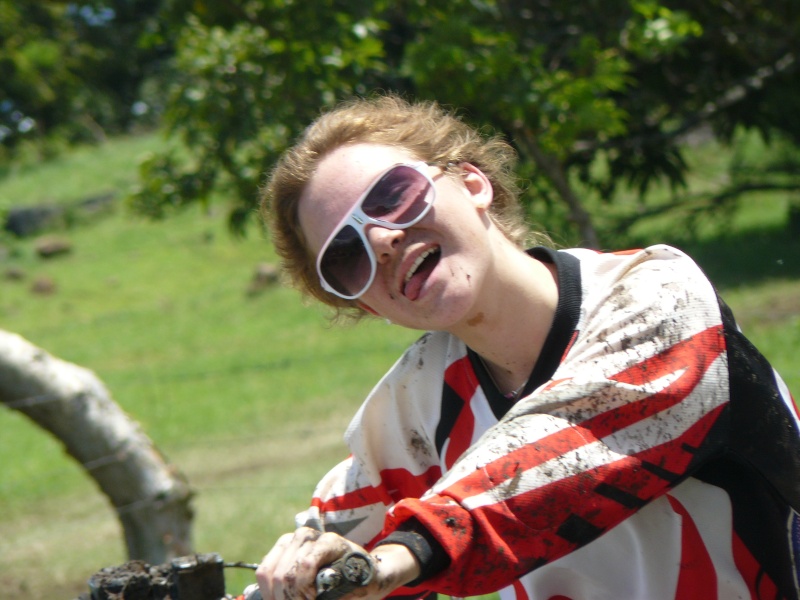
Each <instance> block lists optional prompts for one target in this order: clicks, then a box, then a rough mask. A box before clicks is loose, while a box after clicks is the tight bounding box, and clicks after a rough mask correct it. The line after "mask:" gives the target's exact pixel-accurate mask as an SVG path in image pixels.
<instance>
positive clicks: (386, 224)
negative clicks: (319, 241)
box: [317, 161, 439, 300]
mask: <svg viewBox="0 0 800 600" xmlns="http://www.w3.org/2000/svg"><path fill="white" fill-rule="evenodd" d="M436 166H439V165H437V164H435V163H428V162H425V161H420V162H415V163H398V164H395V165H392V166H391V167H389V168H388V169H386V170H385V171H382V172H381V173H380V174H379V175H378V176H377V177H375V179H374V180H373V181H372V183H371V184H370V185H369V187H368V188H367V189H366V190H365V191H364V193H363V194H361V196H359V198H358V200H356V202H355V204H353V208H351V209H350V210H349V211H348V212H347V214H346V215H345V216H344V217H343V218H342V219H341V220H340V221H339V223H337V225H336V227H334V229H333V232H332V233H331V234H330V235H329V236H328V239H327V240H325V243H324V244H323V245H322V248H321V249H320V251H319V254H318V255H317V275H319V281H320V285H321V286H322V289H324V290H325V291H326V292H329V293H331V294H333V295H335V296H338V297H339V298H343V299H344V300H355V299H356V298H359V297H360V296H362V295H363V294H364V293H365V292H366V291H367V290H368V289H369V288H370V286H371V285H372V282H373V281H375V275H376V274H377V272H378V260H377V258H376V257H375V251H374V250H373V249H372V244H370V242H369V238H367V234H366V228H367V225H377V226H378V227H383V228H385V229H393V230H396V229H408V228H409V227H411V226H413V225H416V224H417V223H419V222H420V221H421V220H422V219H423V218H425V215H427V214H428V212H429V211H430V209H431V207H432V206H433V203H434V201H435V200H436V185H435V182H434V181H433V177H431V176H430V175H429V174H428V173H427V172H426V171H425V170H424V169H425V168H427V167H436ZM398 167H407V168H411V169H414V170H415V171H417V172H418V173H419V174H420V175H422V176H423V177H424V178H425V179H426V180H427V181H428V185H430V190H431V191H430V192H429V194H430V202H427V203H426V206H425V208H423V209H422V212H420V214H419V215H417V216H416V217H414V218H413V219H412V220H411V221H409V222H408V223H402V224H398V223H392V222H391V221H383V220H381V219H376V218H374V217H370V216H369V215H367V214H366V213H365V212H364V211H363V209H362V205H363V203H364V200H366V199H367V198H368V197H369V195H370V193H372V190H373V189H375V186H376V185H378V184H379V183H380V182H381V180H382V179H383V178H384V177H385V176H386V175H387V174H388V173H390V172H391V171H393V170H394V169H396V168H398ZM351 220H352V221H354V223H351V222H350V221H351ZM346 226H350V227H352V228H353V229H355V231H356V233H357V234H358V237H359V238H360V239H361V243H362V244H363V246H364V250H365V251H366V253H367V256H368V257H369V263H370V274H369V277H368V278H367V282H366V283H365V284H364V286H363V287H362V288H361V289H360V290H359V291H358V292H357V293H355V294H343V293H341V292H339V291H338V290H336V289H334V287H333V286H332V285H330V284H329V283H328V281H327V280H326V279H325V276H324V275H323V273H322V258H323V257H324V256H325V252H327V250H328V247H329V246H330V244H331V242H332V241H333V240H334V239H335V238H336V236H337V235H339V233H341V231H342V229H344V228H345V227H346Z"/></svg>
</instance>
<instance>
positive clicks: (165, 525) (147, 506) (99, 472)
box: [0, 331, 192, 564]
mask: <svg viewBox="0 0 800 600" xmlns="http://www.w3.org/2000/svg"><path fill="white" fill-rule="evenodd" d="M0 403H3V404H5V405H6V406H7V407H9V408H12V409H15V410H18V411H20V412H22V413H23V414H25V415H26V416H27V417H29V418H30V419H32V420H33V421H34V422H35V423H36V424H37V425H39V426H40V427H42V428H43V429H45V430H46V431H49V432H50V433H52V434H53V435H54V436H55V437H56V438H58V439H59V440H60V441H61V442H62V443H63V444H64V447H65V449H66V451H67V452H68V453H69V454H70V455H71V456H72V457H73V458H74V459H75V460H76V461H78V463H79V464H80V465H81V466H82V467H83V468H84V469H85V470H86V472H87V474H89V475H91V477H92V478H93V479H94V480H95V481H96V482H97V484H98V486H99V487H100V489H101V490H102V491H103V492H104V493H105V494H106V496H107V497H108V499H109V501H110V502H111V504H112V506H113V507H114V509H115V510H116V512H117V515H118V516H119V520H120V523H121V524H122V528H123V531H124V532H125V542H126V546H127V550H128V556H129V557H130V558H131V559H140V560H145V561H147V562H150V563H152V564H160V563H163V562H165V561H167V560H169V559H171V558H175V557H178V556H185V555H187V554H189V553H191V522H192V511H191V508H190V506H189V502H190V499H191V497H192V492H191V490H190V488H189V486H188V484H187V482H186V481H185V479H184V478H183V477H182V476H181V475H180V474H179V473H178V472H177V471H176V470H175V468H174V467H172V466H170V465H169V464H167V463H166V461H165V460H164V458H163V456H161V454H160V453H159V452H158V450H156V448H155V447H154V446H153V443H152V442H151V441H150V440H149V439H148V438H147V436H145V435H144V434H143V433H142V432H141V430H140V429H139V427H138V426H137V425H136V423H134V422H133V421H132V420H131V419H130V418H129V417H128V416H127V415H125V414H124V413H123V412H122V410H120V408H119V406H117V405H116V404H115V403H114V401H113V400H112V399H111V397H110V395H109V393H108V391H107V390H106V389H105V387H104V386H103V384H102V383H101V382H100V381H99V380H98V379H97V377H96V376H95V375H94V373H92V372H91V371H88V370H87V369H84V368H81V367H79V366H77V365H74V364H71V363H67V362H64V361H62V360H59V359H57V358H55V357H53V356H51V355H50V354H48V353H47V352H44V351H43V350H41V349H39V348H37V347H35V346H33V345H32V344H30V343H29V342H27V341H26V340H24V339H23V338H21V337H20V336H18V335H15V334H11V333H7V332H4V331H0Z"/></svg>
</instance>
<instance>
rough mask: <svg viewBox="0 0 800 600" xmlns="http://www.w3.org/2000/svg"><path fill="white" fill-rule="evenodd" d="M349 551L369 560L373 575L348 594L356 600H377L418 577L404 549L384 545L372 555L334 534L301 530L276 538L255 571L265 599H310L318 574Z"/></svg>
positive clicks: (301, 528) (413, 561) (411, 559)
mask: <svg viewBox="0 0 800 600" xmlns="http://www.w3.org/2000/svg"><path fill="white" fill-rule="evenodd" d="M348 552H362V553H364V554H369V555H370V556H371V558H372V563H373V569H374V575H373V577H372V580H371V581H370V582H369V583H368V584H367V585H366V586H364V587H361V588H358V589H356V590H354V591H353V592H352V594H350V597H352V598H359V600H377V599H379V598H383V597H384V596H386V595H388V594H390V593H391V592H392V591H394V590H395V589H397V588H398V587H400V586H402V585H403V584H405V583H408V582H409V581H412V580H413V579H415V578H416V577H417V576H418V575H419V565H418V564H417V561H416V559H415V558H414V556H413V555H412V554H411V552H409V551H408V549H407V548H406V547H405V546H400V545H395V544H387V545H385V546H379V547H377V548H376V549H375V550H374V551H373V552H372V553H368V552H367V551H366V550H364V549H363V548H361V547H360V546H358V545H357V544H354V543H353V542H351V541H349V540H347V539H345V538H343V537H342V536H340V535H337V534H335V533H320V532H319V531H317V530H316V529H311V528H308V527H300V528H299V529H297V530H296V531H295V532H294V533H288V534H286V535H284V536H281V538H280V539H278V541H277V543H276V544H275V546H274V547H273V548H272V550H270V552H269V554H267V555H266V556H265V557H264V560H262V561H261V564H260V565H259V567H258V569H257V570H256V580H257V581H258V587H259V590H260V591H261V596H262V598H263V599H264V600H313V599H314V598H316V596H317V589H316V577H317V572H318V571H319V570H320V569H322V568H323V567H325V566H327V565H329V564H331V563H332V562H334V561H335V560H336V559H338V558H340V557H342V556H344V555H345V554H347V553H348Z"/></svg>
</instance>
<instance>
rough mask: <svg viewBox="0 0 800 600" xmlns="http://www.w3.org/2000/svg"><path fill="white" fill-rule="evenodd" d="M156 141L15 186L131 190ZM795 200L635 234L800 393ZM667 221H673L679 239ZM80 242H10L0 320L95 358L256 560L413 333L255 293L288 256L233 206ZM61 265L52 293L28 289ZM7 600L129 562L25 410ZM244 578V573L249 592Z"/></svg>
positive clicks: (8, 459) (8, 523)
mask: <svg viewBox="0 0 800 600" xmlns="http://www.w3.org/2000/svg"><path fill="white" fill-rule="evenodd" d="M163 144H164V142H163V140H161V139H160V138H158V137H157V136H155V135H147V136H140V137H135V138H126V139H120V140H112V141H110V142H108V143H107V144H106V145H105V146H103V147H100V148H85V149H80V150H77V151H75V152H71V153H70V154H69V155H68V156H64V157H62V158H60V159H57V160H54V161H51V162H49V163H47V164H42V165H35V166H31V167H30V168H26V169H20V170H18V171H15V172H12V173H11V174H10V175H8V176H7V177H6V178H5V179H3V180H0V211H2V210H3V209H6V208H8V207H9V206H11V205H17V204H34V203H41V202H55V203H73V202H76V201H79V200H81V199H83V198H86V197H89V196H92V195H97V194H103V193H108V192H115V193H117V194H118V195H120V196H121V195H122V194H124V192H125V191H126V190H127V189H128V188H129V187H130V186H131V185H132V184H133V183H134V181H135V175H136V173H135V165H136V163H137V161H138V159H139V158H140V157H141V156H142V155H143V154H144V153H146V152H148V151H149V150H151V149H154V148H158V147H161V146H162V145H163ZM786 202H787V199H786V198H782V197H764V198H759V199H758V200H757V201H754V202H751V203H748V204H746V205H743V206H744V208H743V209H742V210H741V211H739V213H738V214H737V217H736V219H734V221H732V222H731V223H728V224H726V225H725V228H724V229H725V230H724V231H720V230H719V229H720V228H719V227H718V226H716V225H715V223H714V222H709V223H708V224H706V225H704V229H703V231H704V232H705V233H703V234H702V235H700V236H699V237H697V238H694V239H691V238H687V237H686V236H684V235H682V234H683V229H682V228H681V225H680V224H676V223H672V224H671V227H668V226H667V225H665V224H659V225H658V226H657V228H654V229H650V230H648V229H647V228H643V229H642V230H641V231H639V230H637V231H636V232H632V233H631V239H632V240H634V241H637V242H640V243H645V242H662V241H666V242H673V243H678V244H679V245H681V246H683V247H684V248H685V249H687V250H689V251H690V252H691V253H693V254H694V255H695V256H696V257H697V258H698V260H699V261H700V263H701V265H702V266H704V267H705V268H706V270H707V271H708V272H709V274H710V275H711V277H712V279H714V280H715V281H716V282H717V283H718V284H719V285H720V287H721V289H722V292H723V294H724V296H725V297H726V299H727V300H728V301H729V303H730V304H731V305H732V307H733V308H734V310H735V311H736V312H737V315H738V316H739V318H740V320H741V322H742V326H743V328H744V329H745V331H746V333H748V334H749V335H750V337H751V338H752V339H753V340H754V342H755V343H756V344H757V345H758V346H759V347H761V348H762V350H763V352H764V353H765V354H766V355H767V356H768V358H770V359H771V360H772V361H773V363H774V364H775V365H776V366H777V367H778V368H779V369H780V370H781V371H782V372H783V373H784V375H785V378H786V379H787V382H788V383H789V386H790V388H791V389H793V390H795V392H796V393H797V390H800V359H798V358H797V349H798V348H800V258H799V257H800V242H798V241H797V240H796V239H794V238H793V237H792V236H790V235H788V234H787V233H784V232H783V219H785V213H786ZM665 232H668V233H666V234H665ZM59 235H61V236H63V237H66V238H67V239H69V240H70V242H71V243H72V244H73V251H72V252H71V253H70V254H68V255H65V256H62V257H59V258H56V259H51V260H49V261H43V260H41V259H38V258H37V257H36V255H35V252H34V249H33V244H34V240H19V241H18V240H12V239H10V238H8V239H5V240H2V239H0V247H2V249H4V250H3V252H2V253H0V277H2V275H3V273H4V272H7V270H8V269H9V268H12V267H13V268H14V269H15V270H17V271H18V272H20V273H22V274H23V276H22V278H21V279H18V280H17V279H14V280H12V279H7V278H3V279H0V329H5V330H8V331H13V332H16V333H19V334H20V335H22V336H23V337H25V338H26V339H28V340H29V341H31V342H32V343H34V344H36V345H38V346H40V347H42V348H44V349H46V350H47V351H49V352H50V353H52V354H54V355H56V356H58V357H60V358H62V359H65V360H68V361H71V362H74V363H77V364H80V365H82V366H85V367H87V368H90V369H92V370H93V371H94V372H95V373H96V374H97V375H98V376H99V377H100V379H102V380H103V382H104V383H105V384H106V386H107V387H108V388H109V390H110V391H111V393H112V395H113V396H114V398H115V400H116V401H117V402H118V403H119V404H120V405H121V406H122V407H123V409H124V410H125V411H127V412H128V413H129V414H130V415H131V416H132V417H133V418H134V419H136V420H137V421H138V422H139V423H140V424H141V425H142V427H143V429H144V430H145V432H147V433H148V435H149V436H150V437H151V438H152V439H153V440H154V441H155V443H156V445H157V446H158V447H159V448H160V449H161V450H162V451H163V452H164V453H165V454H166V455H167V456H168V458H169V459H170V460H171V462H172V463H174V464H175V465H176V466H177V467H178V468H179V469H180V470H181V471H182V472H183V473H185V474H186V475H187V477H188V479H189V481H190V483H191V485H192V486H193V488H194V489H195V491H196V492H197V496H196V498H195V501H194V507H195V509H196V511H197V516H196V520H195V528H194V541H195V547H196V549H197V550H198V551H202V552H207V551H215V552H219V553H221V554H222V555H223V557H224V558H225V559H226V560H232V561H239V560H242V561H257V560H258V559H260V557H261V555H263V553H264V552H265V551H266V550H267V549H268V548H269V547H270V546H271V545H272V543H273V541H274V540H275V538H276V537H277V536H278V535H279V534H280V533H282V532H284V531H285V530H287V529H289V528H291V526H292V523H293V516H294V514H295V512H297V511H298V510H300V509H302V508H304V507H305V505H306V503H307V500H308V497H309V495H310V492H311V489H312V487H313V485H314V483H315V482H316V480H317V479H318V478H319V476H321V475H322V474H323V473H324V471H325V470H327V468H328V467H329V466H331V465H332V464H333V463H334V462H335V461H337V460H338V459H339V458H343V457H344V456H345V455H346V453H347V449H346V448H345V447H344V445H343V443H342V441H341V435H342V432H343V430H344V428H345V426H346V424H347V422H348V421H349V418H350V416H351V415H352V413H353V412H354V411H355V410H356V408H357V406H358V405H359V404H360V402H361V400H362V399H363V397H364V396H365V394H366V393H367V392H368V391H369V389H370V387H371V386H372V385H373V384H374V383H375V382H376V381H377V380H378V378H379V377H380V376H381V375H382V374H383V372H384V371H385V370H386V369H387V368H388V367H389V366H390V365H391V364H392V362H393V361H394V360H395V359H396V358H397V357H398V356H399V354H400V353H401V352H402V350H403V349H404V348H405V346H406V345H407V344H408V343H409V342H410V341H411V340H413V339H414V338H415V337H416V336H417V334H416V333H414V332H410V331H404V330H400V329H398V328H396V327H391V326H388V325H386V324H385V323H383V322H382V321H371V322H366V323H362V324H361V325H359V326H357V327H354V328H331V327H330V326H329V325H328V323H327V320H326V318H325V315H324V313H323V312H322V311H321V310H320V309H318V308H315V307H311V306H305V305H304V304H303V302H302V301H301V299H300V297H299V296H298V295H297V293H295V292H294V291H291V290H288V289H285V288H282V287H274V288H270V289H268V290H266V291H264V292H263V293H260V294H257V295H249V294H247V292H246V290H247V288H248V285H249V284H250V281H251V278H252V276H253V273H254V272H255V270H256V267H257V265H258V264H259V263H262V262H274V256H273V254H272V250H271V248H270V247H269V244H268V243H267V242H266V241H265V240H264V239H263V236H262V235H261V234H260V233H259V232H258V231H257V230H256V228H251V231H250V234H249V236H248V237H247V238H245V239H242V240H237V239H233V238H231V237H230V236H229V234H228V232H227V228H226V224H225V210H224V201H222V202H220V203H218V204H217V208H215V209H214V210H212V211H209V212H203V211H201V210H199V209H192V210H189V211H187V212H184V213H182V214H179V215H177V216H175V217H172V218H170V219H168V220H166V221H162V222H148V221H144V220H142V219H141V218H138V217H136V216H134V215H131V214H130V213H129V212H128V211H127V210H126V209H125V207H124V206H123V205H121V204H118V205H116V206H115V208H114V210H113V212H112V213H111V214H109V215H107V216H106V217H105V218H103V219H101V220H97V221H96V222H93V223H91V224H88V225H83V226H76V227H75V228H72V229H68V230H66V231H63V232H60V233H59ZM42 277H47V278H49V279H50V280H51V281H52V282H54V284H55V286H56V290H55V292H54V293H52V294H49V295H37V294H34V293H32V291H31V287H32V285H33V283H34V281H36V280H37V279H38V278H42ZM0 429H2V431H3V436H2V439H3V443H2V444H0V506H2V508H3V510H2V511H0V590H2V592H0V596H2V597H8V598H17V597H20V598H21V597H24V598H26V599H27V600H39V599H41V600H44V599H45V598H47V599H51V598H65V599H70V598H73V597H75V596H76V595H77V594H78V593H80V592H83V591H85V589H86V585H85V582H86V580H87V578H88V577H89V576H90V575H91V574H92V573H93V572H94V571H96V570H97V569H99V568H101V567H103V566H107V565H110V564H116V563H120V562H123V561H124V560H125V559H126V557H125V556H124V547H123V543H122V540H121V537H120V531H119V527H118V525H117V522H116V520H115V518H114V515H113V512H112V511H111V510H110V508H109V506H108V505H107V503H106V502H105V500H104V498H103V497H102V496H101V495H100V494H99V492H98V491H97V490H96V489H95V487H94V485H93V484H92V482H91V480H90V479H89V478H88V477H87V476H86V475H85V474H84V472H83V471H82V470H81V468H80V466H79V465H76V464H74V463H73V462H72V461H71V460H70V459H69V458H68V457H66V456H65V455H64V453H63V451H62V450H61V448H60V446H59V444H58V443H57V442H56V441H55V440H53V439H51V438H49V437H48V436H47V434H45V433H44V432H42V431H41V430H39V429H37V428H36V427H35V426H34V425H32V424H31V423H29V422H28V421H27V420H26V419H24V418H23V417H22V416H21V415H20V414H18V413H15V412H12V411H10V410H0ZM251 577H252V576H251V575H250V574H248V573H241V574H240V573H237V574H231V575H230V577H229V588H230V591H231V592H238V591H240V590H241V588H242V587H243V585H244V584H246V583H249V582H250V580H251Z"/></svg>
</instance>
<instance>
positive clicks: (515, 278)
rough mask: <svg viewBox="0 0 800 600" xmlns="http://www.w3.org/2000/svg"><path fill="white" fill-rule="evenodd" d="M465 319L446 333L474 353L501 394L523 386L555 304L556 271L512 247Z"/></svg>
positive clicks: (540, 345) (549, 323)
mask: <svg viewBox="0 0 800 600" xmlns="http://www.w3.org/2000/svg"><path fill="white" fill-rule="evenodd" d="M498 263H502V265H503V268H501V269H498V271H497V281H495V282H490V284H489V285H485V286H484V288H485V289H487V290H490V292H489V293H486V294H484V295H483V296H485V297H482V298H481V299H480V302H478V303H477V304H476V307H475V310H474V311H473V312H472V313H471V315H470V317H469V318H468V319H466V320H465V322H464V323H462V324H460V325H459V326H458V327H456V328H453V330H451V333H453V334H455V335H456V336H458V337H459V338H460V339H461V340H463V341H464V343H466V344H467V346H469V347H470V348H472V349H473V350H474V351H475V352H477V353H478V354H479V355H480V356H481V358H482V359H483V361H484V364H485V366H486V368H487V370H488V371H489V373H490V375H491V376H492V378H493V379H494V381H495V384H496V385H497V386H498V388H499V389H500V391H501V392H503V393H510V392H513V391H516V390H517V389H518V388H520V387H521V386H524V385H525V383H526V382H527V380H528V378H529V376H530V373H531V370H532V369H533V367H534V365H535V364H536V361H537V360H538V359H539V354H540V353H541V350H542V347H543V346H544V342H545V339H546V338H547V334H548V333H549V331H550V326H551V324H552V322H553V316H554V314H555V309H556V305H557V303H558V286H557V283H556V281H557V278H556V270H555V267H554V266H553V265H548V264H544V263H541V262H539V261H538V260H536V259H534V258H531V257H530V256H529V255H527V254H525V253H523V252H520V251H518V250H516V249H515V252H513V254H512V255H511V256H505V257H503V259H502V261H498Z"/></svg>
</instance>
